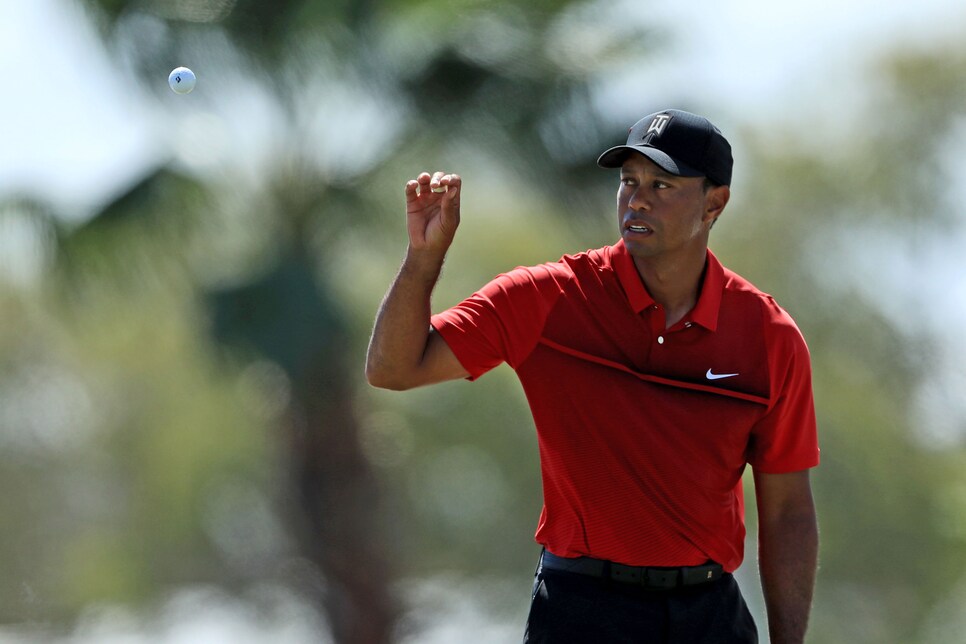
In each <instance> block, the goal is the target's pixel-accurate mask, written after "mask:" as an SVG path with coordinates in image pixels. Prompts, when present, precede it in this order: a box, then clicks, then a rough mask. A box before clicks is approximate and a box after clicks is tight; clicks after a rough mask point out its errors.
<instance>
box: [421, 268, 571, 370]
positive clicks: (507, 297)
mask: <svg viewBox="0 0 966 644" xmlns="http://www.w3.org/2000/svg"><path fill="white" fill-rule="evenodd" d="M558 266H559V265H553V264H547V265H542V266H536V267H529V268H525V267H520V268H516V269H514V270H512V271H510V272H508V273H503V274H501V275H498V276H497V277H496V278H494V279H493V280H492V281H491V282H489V283H488V284H487V285H486V286H484V287H483V288H481V289H480V290H479V291H477V292H476V293H474V294H473V295H471V296H470V297H468V298H466V299H465V300H463V301H462V302H460V303H459V304H457V305H456V306H453V307H451V308H449V309H447V310H445V311H443V312H441V313H438V314H436V315H434V316H433V317H432V319H431V321H430V323H431V324H432V326H433V328H434V329H435V330H436V331H437V332H438V333H439V334H440V335H441V336H442V338H443V340H445V341H446V344H448V345H449V347H450V349H452V351H453V353H454V354H455V355H456V358H457V359H458V360H459V361H460V363H461V364H462V365H463V368H465V369H466V370H467V372H469V374H470V376H469V379H470V380H475V379H476V378H479V377H480V376H481V375H483V374H484V373H486V372H487V371H489V370H490V369H492V368H494V367H496V366H497V365H499V364H501V363H503V362H506V363H508V364H509V365H510V366H511V367H513V368H517V367H518V366H519V365H520V364H521V363H522V362H523V361H524V360H526V358H527V356H528V355H530V353H531V352H532V351H533V349H534V347H535V346H536V344H537V342H538V341H539V339H540V336H541V334H542V332H543V328H544V324H545V322H546V319H547V315H548V314H549V312H550V310H551V309H552V308H553V306H554V303H555V302H556V301H557V298H558V297H559V296H560V293H561V280H565V279H566V275H565V274H563V273H562V272H561V271H560V270H559V268H558Z"/></svg>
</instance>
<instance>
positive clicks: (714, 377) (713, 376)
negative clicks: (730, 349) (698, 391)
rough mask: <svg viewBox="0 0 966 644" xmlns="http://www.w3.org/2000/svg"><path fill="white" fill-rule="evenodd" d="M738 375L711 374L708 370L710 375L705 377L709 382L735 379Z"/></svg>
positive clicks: (709, 370)
mask: <svg viewBox="0 0 966 644" xmlns="http://www.w3.org/2000/svg"><path fill="white" fill-rule="evenodd" d="M737 375H738V374H736V373H711V369H708V373H706V374H704V377H705V378H707V379H708V380H721V379H722V378H733V377H735V376H737Z"/></svg>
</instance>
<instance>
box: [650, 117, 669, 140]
mask: <svg viewBox="0 0 966 644" xmlns="http://www.w3.org/2000/svg"><path fill="white" fill-rule="evenodd" d="M670 122H671V117H670V115H668V114H658V115H657V116H655V117H654V119H653V120H652V121H651V124H650V125H648V126H647V131H646V132H644V135H645V136H647V135H648V134H654V135H656V136H661V133H662V132H664V128H666V127H667V124H668V123H670Z"/></svg>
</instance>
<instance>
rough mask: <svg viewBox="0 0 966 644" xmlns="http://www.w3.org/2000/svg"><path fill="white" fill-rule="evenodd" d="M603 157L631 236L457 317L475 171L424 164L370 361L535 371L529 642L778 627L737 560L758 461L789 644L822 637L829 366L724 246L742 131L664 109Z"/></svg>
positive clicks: (451, 375) (396, 377)
mask: <svg viewBox="0 0 966 644" xmlns="http://www.w3.org/2000/svg"><path fill="white" fill-rule="evenodd" d="M598 164H599V165H600V166H602V167H605V168H620V187H619V188H618V192H617V224H618V230H619V232H620V235H621V238H620V240H619V241H618V242H617V243H616V244H615V245H613V246H609V247H605V248H601V249H597V250H592V251H587V252H585V253H579V254H576V255H572V256H566V257H563V258H562V259H561V260H559V261H558V262H553V263H548V264H544V265H540V266H535V267H530V268H517V269H515V270H513V271H510V272H509V273H506V274H504V275H500V276H498V277H497V278H495V279H494V280H493V281H492V282H490V283H489V284H487V285H485V286H484V287H483V288H482V289H481V290H480V291H478V292H477V293H475V294H474V295H472V296H471V297H469V298H467V299H466V300H465V301H463V302H462V303H460V304H458V305H456V306H454V307H452V308H451V309H449V310H447V311H443V312H442V313H439V314H437V315H435V316H431V313H430V294H431V292H432V290H433V287H434V285H435V284H436V281H437V279H438V277H439V273H440V269H441V267H442V264H443V259H444V257H445V255H446V252H447V250H448V249H449V247H450V245H451V244H452V242H453V239H454V235H455V233H456V229H457V226H458V225H459V217H460V190H461V186H462V180H461V178H460V177H459V176H458V175H456V174H446V173H442V172H436V173H435V174H433V175H430V174H428V173H422V174H420V175H419V177H418V178H417V179H415V180H412V181H409V182H408V184H407V185H406V204H407V218H408V231H409V248H408V252H407V254H406V258H405V260H404V262H403V265H402V268H401V269H400V271H399V274H398V275H397V276H396V278H395V280H394V282H393V284H392V286H391V287H390V289H389V292H388V293H387V295H386V298H385V300H384V301H383V303H382V305H381V307H380V310H379V312H378V314H377V317H376V323H375V328H374V330H373V335H372V339H371V342H370V346H369V354H368V358H367V365H366V374H367V378H368V380H369V382H370V383H371V384H372V385H374V386H377V387H384V388H389V389H409V388H412V387H417V386H421V385H426V384H430V383H435V382H440V381H444V380H451V379H456V378H469V379H471V380H472V379H475V378H478V377H479V376H480V375H482V374H483V373H485V372H486V371H487V370H489V369H491V368H493V367H494V366H496V365H498V364H500V363H501V362H507V363H508V364H509V365H510V366H511V367H513V369H514V370H516V372H517V375H518V377H519V379H520V381H521V384H522V385H523V387H524V390H525V392H526V395H527V399H528V401H529V404H530V408H531V411H532V413H533V417H534V422H535V425H536V429H537V434H538V443H539V448H540V459H541V472H542V476H543V489H544V508H543V512H542V514H541V517H540V521H539V525H538V528H537V533H536V540H537V541H538V542H539V543H540V544H542V545H543V547H544V550H543V553H542V555H541V558H540V563H539V565H538V568H537V575H536V580H535V584H534V591H533V598H532V604H531V607H530V615H529V618H528V623H527V634H526V638H525V641H526V642H553V643H560V642H608V643H611V642H709V643H710V642H715V643H723V642H736V643H737V642H757V637H758V636H757V630H756V627H755V625H754V622H753V620H752V618H751V616H750V614H749V612H748V609H747V607H746V605H745V602H744V600H743V598H742V596H741V593H740V591H739V589H738V587H737V585H736V583H735V580H734V578H733V576H732V574H731V573H732V572H733V571H734V570H735V569H736V568H737V567H738V565H739V564H740V563H741V561H742V558H743V540H744V534H745V531H744V517H743V514H744V507H743V493H742V487H741V476H742V473H743V471H744V469H745V466H746V464H750V465H751V466H752V468H753V471H754V481H755V493H756V499H757V508H758V522H759V535H758V536H759V539H758V543H759V568H760V576H761V583H762V589H763V591H764V597H765V603H766V609H767V613H768V625H769V630H770V637H771V642H773V643H774V644H781V643H792V642H799V643H800V642H802V641H803V639H804V635H805V629H806V624H807V620H808V614H809V609H810V604H811V598H812V590H813V586H814V579H815V570H816V565H817V563H816V562H817V551H818V536H817V524H816V518H815V508H814V504H813V501H812V495H811V488H810V483H809V474H808V471H809V468H812V467H814V466H816V465H817V464H818V445H817V439H816V429H815V413H814V405H813V401H812V388H811V368H810V364H809V356H808V351H807V348H806V346H805V342H804V340H803V339H802V336H801V334H800V332H799V330H798V328H797V327H796V326H795V323H794V322H793V321H792V319H791V318H790V317H789V316H788V314H787V313H786V312H785V311H784V310H782V309H781V308H780V307H779V306H778V305H777V304H776V303H775V301H774V300H773V299H772V298H771V297H770V296H768V295H766V294H764V293H762V292H760V291H759V290H757V289H756V288H755V287H754V286H752V285H751V284H750V283H749V282H747V281H746V280H744V279H743V278H741V277H739V276H738V275H736V274H735V273H733V272H731V271H729V270H727V269H725V268H724V267H723V266H722V265H721V264H720V263H719V262H718V260H717V258H715V256H714V255H713V254H712V253H711V251H710V250H709V249H708V238H709V233H710V230H711V227H712V226H713V225H714V223H715V222H716V221H717V219H718V217H719V216H720V215H721V213H722V211H723V210H724V208H725V206H726V205H727V203H728V199H729V196H730V184H731V173H732V156H731V146H730V144H729V143H728V142H727V140H726V139H725V138H724V136H723V135H722V134H721V132H720V131H719V130H718V129H717V128H716V127H715V126H713V125H712V124H711V123H710V122H709V121H708V120H707V119H705V118H702V117H700V116H696V115H694V114H690V113H688V112H683V111H680V110H664V111H661V112H657V113H654V114H651V115H649V116H646V117H644V118H643V119H641V120H640V121H639V122H638V123H637V124H635V125H634V126H633V127H632V128H631V129H630V132H629V135H628V137H627V143H626V144H625V145H620V146H617V147H614V148H611V149H609V150H607V151H606V152H604V153H603V154H602V155H601V157H600V158H599V159H598Z"/></svg>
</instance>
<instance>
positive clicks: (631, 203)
mask: <svg viewBox="0 0 966 644" xmlns="http://www.w3.org/2000/svg"><path fill="white" fill-rule="evenodd" d="M650 197H651V196H650V194H649V193H648V191H647V187H646V186H644V185H639V186H636V187H635V188H634V190H633V192H631V195H630V198H629V199H628V200H627V205H628V207H630V208H631V209H632V210H643V211H648V210H650V209H651V198H650Z"/></svg>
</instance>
